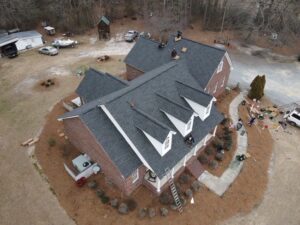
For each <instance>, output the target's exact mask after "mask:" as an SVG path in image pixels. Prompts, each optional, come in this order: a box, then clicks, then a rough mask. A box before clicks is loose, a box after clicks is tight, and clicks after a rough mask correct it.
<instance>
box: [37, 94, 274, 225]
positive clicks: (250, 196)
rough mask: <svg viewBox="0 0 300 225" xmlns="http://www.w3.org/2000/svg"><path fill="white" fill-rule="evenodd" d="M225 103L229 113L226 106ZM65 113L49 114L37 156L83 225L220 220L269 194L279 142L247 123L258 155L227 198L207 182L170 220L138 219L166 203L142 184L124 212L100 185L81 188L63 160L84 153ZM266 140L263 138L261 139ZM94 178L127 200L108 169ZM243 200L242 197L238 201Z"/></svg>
mask: <svg viewBox="0 0 300 225" xmlns="http://www.w3.org/2000/svg"><path fill="white" fill-rule="evenodd" d="M236 94H237V93H236V92H233V93H232V94H229V95H227V96H224V97H223V99H224V101H226V102H227V103H228V104H229V103H230V100H232V99H233V97H234V96H236ZM228 104H227V105H228ZM222 105H223V104H222ZM219 107H222V106H221V105H220V106H219ZM223 107H224V108H223V109H224V112H225V113H226V108H225V106H223ZM240 112H241V117H242V119H243V120H244V121H246V120H247V110H246V109H245V108H243V107H242V108H241V109H240ZM62 113H64V109H63V107H62V106H61V103H59V104H57V105H56V106H55V107H54V109H53V110H52V112H51V113H50V114H49V115H48V117H47V123H46V125H45V127H44V130H43V132H42V134H41V136H40V141H39V142H38V144H37V145H36V155H37V158H38V161H39V162H40V164H41V166H42V168H43V172H44V173H45V174H46V176H47V177H48V180H49V182H50V185H51V187H52V188H53V190H54V193H55V194H56V196H57V198H58V200H59V202H60V204H61V205H62V206H63V207H64V208H65V209H66V211H67V213H68V214H69V215H70V217H71V218H72V219H74V220H75V221H76V223H77V224H78V225H86V224H93V222H94V221H103V224H120V223H125V224H141V225H142V224H158V223H161V222H163V223H164V224H174V221H175V220H176V222H177V224H195V225H196V224H197V225H199V224H203V225H204V224H205V225H206V224H216V223H217V222H220V221H223V220H225V219H227V218H230V217H231V216H233V215H235V214H237V213H241V212H244V213H246V212H250V211H251V210H252V209H253V208H254V207H255V206H257V205H258V204H259V203H260V202H261V200H262V198H263V194H264V192H265V190H266V186H267V181H268V166H269V160H270V157H271V153H272V144H273V141H272V138H271V136H270V133H269V132H268V130H264V131H260V132H258V130H257V129H258V128H255V127H251V128H248V127H247V132H248V137H249V143H256V144H253V145H252V144H250V145H249V148H248V151H249V153H250V154H251V155H252V157H251V158H250V159H247V161H246V162H245V165H244V168H243V170H242V172H241V174H240V175H239V177H238V178H237V180H236V181H235V182H234V183H233V185H232V187H231V188H230V189H229V190H228V191H227V192H226V193H225V195H224V196H223V197H222V198H220V197H218V196H217V195H215V194H214V193H212V192H210V191H209V190H208V189H206V188H205V187H203V188H201V190H200V192H198V193H195V195H194V197H195V204H194V205H192V204H190V203H188V204H187V206H186V207H185V209H184V213H183V214H182V215H179V214H178V213H177V212H174V211H172V210H171V209H169V210H170V212H169V215H168V217H167V218H168V219H167V218H163V217H161V216H160V215H157V216H156V217H155V218H153V219H150V218H144V219H140V218H138V209H140V208H144V207H145V208H150V207H153V208H155V209H156V211H157V214H158V213H159V209H160V207H163V205H161V204H160V203H159V200H158V198H155V197H154V196H153V194H152V193H151V192H150V191H149V190H147V189H146V188H145V187H142V188H140V189H138V190H137V191H136V192H135V193H134V194H133V195H132V198H133V199H134V200H135V201H136V203H137V209H135V210H134V211H133V212H131V213H130V214H129V215H125V216H121V215H119V214H118V212H117V211H116V210H115V209H113V208H112V207H111V206H110V205H107V204H102V203H101V201H100V199H99V198H98V197H97V195H96V192H95V190H91V189H90V188H88V187H87V186H85V187H83V188H78V187H76V185H75V183H74V181H73V180H72V179H71V178H70V177H69V175H68V174H67V173H66V172H65V170H64V168H63V163H64V162H65V163H70V161H71V160H72V159H73V158H74V156H76V155H78V154H79V152H78V151H77V150H76V149H75V148H74V147H72V145H70V143H69V142H68V141H67V140H66V139H65V138H63V137H59V133H61V132H62V131H63V126H62V123H61V122H58V121H57V120H56V118H57V116H58V115H61V114H62ZM50 138H51V139H54V140H55V142H56V145H55V146H54V147H49V143H48V140H49V139H50ZM262 139H263V141H260V140H262ZM262 149H263V151H262ZM232 152H234V151H232ZM228 162H229V160H228ZM58 174H59V176H58ZM90 180H96V181H97V183H98V184H99V187H100V188H101V189H102V190H104V191H105V193H106V195H107V196H108V197H110V198H118V199H119V201H124V200H126V198H125V197H124V196H122V195H121V194H120V193H119V192H118V190H117V189H116V188H115V187H114V186H113V185H110V184H108V183H107V182H105V177H104V175H103V174H100V175H96V176H94V177H92V178H90ZM176 183H177V182H176ZM183 191H185V189H183ZM237 199H239V200H238V201H237ZM199 221H201V222H199Z"/></svg>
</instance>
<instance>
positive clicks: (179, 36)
mask: <svg viewBox="0 0 300 225" xmlns="http://www.w3.org/2000/svg"><path fill="white" fill-rule="evenodd" d="M181 38H182V32H181V31H180V30H179V31H177V35H176V37H175V41H180V40H181Z"/></svg>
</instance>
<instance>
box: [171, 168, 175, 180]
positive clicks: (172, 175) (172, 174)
mask: <svg viewBox="0 0 300 225" xmlns="http://www.w3.org/2000/svg"><path fill="white" fill-rule="evenodd" d="M174 170H175V169H174V167H173V168H172V173H171V177H172V178H174Z"/></svg>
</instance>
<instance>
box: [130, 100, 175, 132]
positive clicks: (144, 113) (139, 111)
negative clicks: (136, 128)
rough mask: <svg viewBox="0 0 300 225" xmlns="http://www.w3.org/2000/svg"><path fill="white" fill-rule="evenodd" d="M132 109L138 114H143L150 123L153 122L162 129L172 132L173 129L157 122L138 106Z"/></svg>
mask: <svg viewBox="0 0 300 225" xmlns="http://www.w3.org/2000/svg"><path fill="white" fill-rule="evenodd" d="M132 109H133V110H135V111H136V112H137V113H139V114H141V115H142V116H144V117H146V118H147V119H149V120H150V121H152V122H153V123H155V124H156V125H158V126H160V127H161V128H163V129H166V130H169V131H172V129H171V128H170V127H168V126H167V125H165V124H164V123H162V122H160V121H159V120H157V119H156V118H154V117H153V116H151V115H149V114H148V113H146V112H144V111H143V110H142V109H139V108H137V107H136V106H133V107H132Z"/></svg>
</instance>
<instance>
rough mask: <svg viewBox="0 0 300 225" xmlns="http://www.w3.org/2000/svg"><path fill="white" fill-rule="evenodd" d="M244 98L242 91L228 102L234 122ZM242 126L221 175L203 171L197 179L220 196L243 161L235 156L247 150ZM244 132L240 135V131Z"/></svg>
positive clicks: (238, 171)
mask: <svg viewBox="0 0 300 225" xmlns="http://www.w3.org/2000/svg"><path fill="white" fill-rule="evenodd" d="M243 99H244V96H243V93H240V94H239V95H238V96H237V97H236V98H235V99H234V100H233V101H232V102H231V104H230V106H229V114H230V117H231V119H232V121H233V123H234V124H236V123H237V122H238V119H239V115H238V106H239V104H240V103H241V101H242V100H243ZM244 131H245V129H244V127H243V128H242V129H240V130H239V131H238V132H237V133H238V135H237V150H236V152H235V154H234V156H233V158H232V160H231V162H230V164H229V167H228V168H227V169H226V170H225V171H224V173H223V174H222V176H221V177H217V176H214V175H212V174H211V173H209V172H208V171H206V170H205V171H204V172H203V173H202V174H201V176H200V177H199V178H198V180H199V181H200V182H201V183H203V184H204V185H205V186H206V187H208V188H209V189H210V190H211V191H213V192H214V193H216V194H217V195H219V196H222V195H223V194H224V193H225V191H226V190H227V189H228V188H229V186H230V185H231V184H232V183H233V181H234V180H235V179H236V177H237V176H238V175H239V173H240V171H241V169H242V167H243V164H244V162H243V161H242V162H240V161H237V160H236V156H237V155H240V154H245V153H246V152H247V145H248V144H247V141H248V139H247V133H246V132H244ZM242 132H243V133H244V134H243V135H241V133H242Z"/></svg>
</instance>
